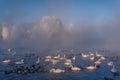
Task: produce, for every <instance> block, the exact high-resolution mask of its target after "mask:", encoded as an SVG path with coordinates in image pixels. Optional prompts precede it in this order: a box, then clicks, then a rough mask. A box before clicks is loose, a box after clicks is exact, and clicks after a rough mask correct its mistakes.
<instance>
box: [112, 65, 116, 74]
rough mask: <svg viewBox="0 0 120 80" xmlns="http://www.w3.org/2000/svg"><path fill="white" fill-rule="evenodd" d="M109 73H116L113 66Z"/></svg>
mask: <svg viewBox="0 0 120 80" xmlns="http://www.w3.org/2000/svg"><path fill="white" fill-rule="evenodd" d="M111 72H112V73H116V72H117V69H116V68H115V65H113V67H112V69H111Z"/></svg>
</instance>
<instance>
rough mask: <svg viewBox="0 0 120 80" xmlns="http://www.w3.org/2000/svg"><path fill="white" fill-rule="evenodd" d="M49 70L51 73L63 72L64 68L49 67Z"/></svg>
mask: <svg viewBox="0 0 120 80" xmlns="http://www.w3.org/2000/svg"><path fill="white" fill-rule="evenodd" d="M50 72H51V73H64V72H65V70H62V69H55V68H52V69H50Z"/></svg>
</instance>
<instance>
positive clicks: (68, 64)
mask: <svg viewBox="0 0 120 80" xmlns="http://www.w3.org/2000/svg"><path fill="white" fill-rule="evenodd" d="M64 64H65V65H66V66H70V65H71V64H72V63H71V62H65V63H64Z"/></svg>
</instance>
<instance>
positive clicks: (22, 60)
mask: <svg viewBox="0 0 120 80" xmlns="http://www.w3.org/2000/svg"><path fill="white" fill-rule="evenodd" d="M15 64H24V59H21V61H18V62H15Z"/></svg>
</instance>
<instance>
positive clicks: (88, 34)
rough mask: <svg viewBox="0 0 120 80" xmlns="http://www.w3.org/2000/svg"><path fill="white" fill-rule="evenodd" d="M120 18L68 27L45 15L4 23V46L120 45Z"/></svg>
mask: <svg viewBox="0 0 120 80" xmlns="http://www.w3.org/2000/svg"><path fill="white" fill-rule="evenodd" d="M119 25H120V24H119V20H117V19H116V21H115V19H114V21H113V20H111V21H109V20H107V21H105V22H104V23H103V24H102V25H84V24H82V25H80V24H73V23H70V24H68V25H67V26H66V25H65V23H64V22H62V21H61V20H60V19H59V18H58V17H55V16H43V17H41V18H40V20H38V21H36V22H33V23H12V24H9V23H5V22H4V23H2V24H1V26H0V33H1V35H0V43H1V47H2V48H8V47H13V48H15V47H24V48H39V49H44V48H66V47H67V48H97V47H98V48H106V49H116V50H119V48H120V37H119V33H120V31H119V30H120V27H119Z"/></svg>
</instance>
